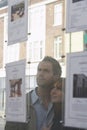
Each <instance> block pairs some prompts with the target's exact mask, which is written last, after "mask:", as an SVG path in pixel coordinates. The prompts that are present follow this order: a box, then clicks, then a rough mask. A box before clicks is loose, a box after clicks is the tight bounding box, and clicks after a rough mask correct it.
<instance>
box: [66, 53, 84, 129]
mask: <svg viewBox="0 0 87 130" xmlns="http://www.w3.org/2000/svg"><path fill="white" fill-rule="evenodd" d="M64 125H65V126H70V127H77V128H87V51H85V52H76V53H70V54H67V75H66V86H65V116H64Z"/></svg>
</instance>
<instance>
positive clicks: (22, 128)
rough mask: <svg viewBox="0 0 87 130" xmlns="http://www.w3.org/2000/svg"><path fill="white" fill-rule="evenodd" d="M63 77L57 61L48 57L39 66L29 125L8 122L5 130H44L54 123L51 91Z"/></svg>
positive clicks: (32, 92) (30, 99)
mask: <svg viewBox="0 0 87 130" xmlns="http://www.w3.org/2000/svg"><path fill="white" fill-rule="evenodd" d="M60 76H61V67H60V64H59V63H58V61H57V60H55V59H54V58H52V57H49V56H46V57H45V58H44V59H43V60H42V61H41V62H40V63H39V65H38V69H37V78H36V80H37V85H38V87H37V88H35V90H33V91H31V92H30V94H29V96H27V99H28V97H29V100H27V101H29V102H30V103H28V104H29V105H28V108H29V110H28V115H29V121H28V123H17V122H7V123H6V126H5V130H42V129H43V127H45V126H49V125H50V124H51V123H52V120H53V116H54V112H53V107H52V103H51V101H50V90H51V88H52V87H53V85H54V83H55V82H56V81H57V80H58V78H59V77H60Z"/></svg>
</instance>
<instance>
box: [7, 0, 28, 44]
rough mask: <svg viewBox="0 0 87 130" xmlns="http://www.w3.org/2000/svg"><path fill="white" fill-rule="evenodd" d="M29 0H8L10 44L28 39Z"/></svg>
mask: <svg viewBox="0 0 87 130" xmlns="http://www.w3.org/2000/svg"><path fill="white" fill-rule="evenodd" d="M27 33H28V2H27V0H9V1H8V45H10V44H14V43H18V42H23V41H25V40H27Z"/></svg>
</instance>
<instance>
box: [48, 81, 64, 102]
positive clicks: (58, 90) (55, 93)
mask: <svg viewBox="0 0 87 130" xmlns="http://www.w3.org/2000/svg"><path fill="white" fill-rule="evenodd" d="M50 94H51V101H52V102H53V103H61V102H62V96H63V92H62V82H57V83H55V85H54V87H53V88H52V90H51V93H50Z"/></svg>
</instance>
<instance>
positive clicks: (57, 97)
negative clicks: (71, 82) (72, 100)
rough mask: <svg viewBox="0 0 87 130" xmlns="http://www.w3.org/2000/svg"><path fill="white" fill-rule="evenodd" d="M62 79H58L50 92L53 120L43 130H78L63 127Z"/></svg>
mask: <svg viewBox="0 0 87 130" xmlns="http://www.w3.org/2000/svg"><path fill="white" fill-rule="evenodd" d="M62 81H63V79H62V78H60V79H59V80H58V81H57V82H56V83H55V84H54V87H53V88H52V90H51V93H50V94H51V101H52V102H53V107H54V118H53V123H52V124H51V125H50V126H49V127H47V128H46V127H45V128H43V130H79V129H77V128H70V127H65V126H64V125H63V116H64V115H63V104H64V103H63V97H64V93H63V89H62V86H64V85H63V84H64V82H62Z"/></svg>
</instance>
